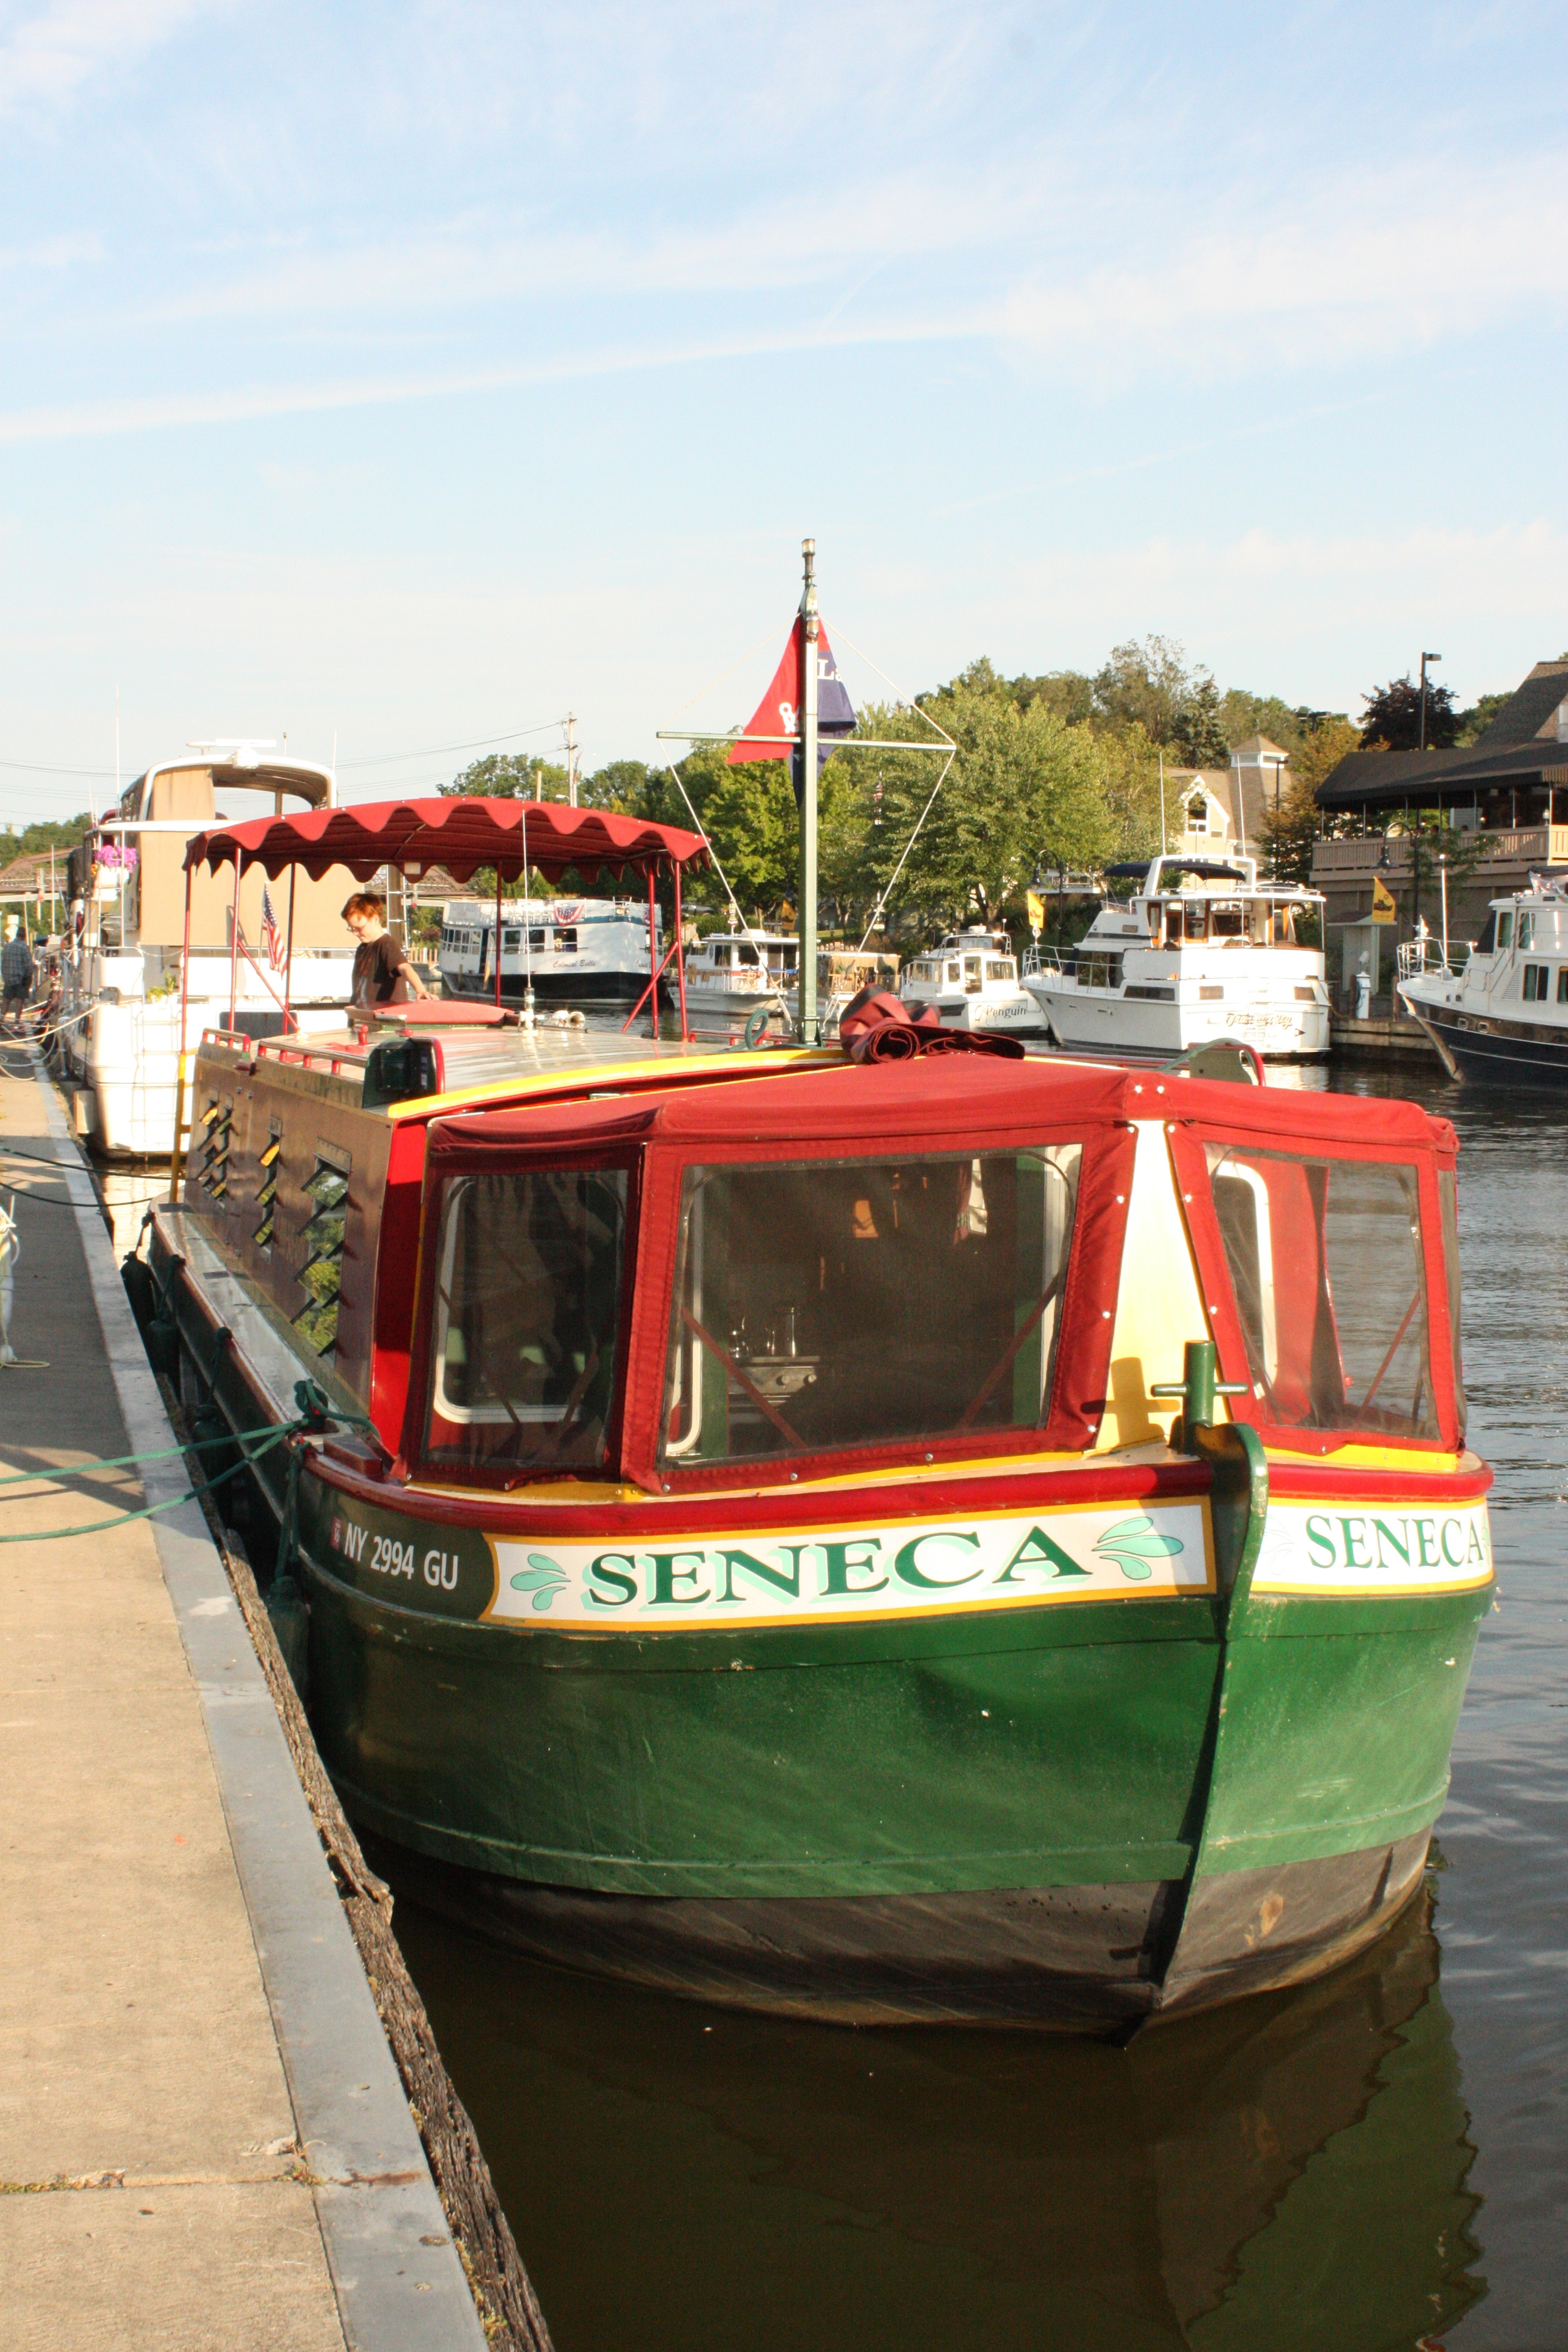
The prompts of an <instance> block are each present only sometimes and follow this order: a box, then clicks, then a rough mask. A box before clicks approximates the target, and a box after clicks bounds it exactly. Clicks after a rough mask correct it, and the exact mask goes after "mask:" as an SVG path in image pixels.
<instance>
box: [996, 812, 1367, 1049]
mask: <svg viewBox="0 0 1568 2352" xmlns="http://www.w3.org/2000/svg"><path fill="white" fill-rule="evenodd" d="M1106 880H1107V882H1108V883H1110V884H1114V883H1118V882H1120V883H1121V884H1123V885H1124V886H1126V887H1127V896H1126V898H1114V897H1113V898H1108V899H1107V901H1106V903H1105V905H1104V906H1103V907H1101V908H1100V912H1099V913H1098V914H1097V915H1096V916H1095V919H1094V920H1093V922H1092V923H1091V924H1090V925H1089V929H1088V931H1087V932H1086V933H1085V935H1084V937H1083V939H1082V940H1079V945H1078V948H1077V950H1075V951H1074V952H1072V953H1069V954H1068V955H1062V956H1058V954H1057V953H1056V952H1055V951H1054V950H1031V952H1030V954H1029V955H1028V956H1026V959H1025V963H1024V985H1025V987H1026V989H1027V990H1028V992H1029V994H1030V996H1031V997H1032V998H1033V1000H1034V1002H1035V1003H1037V1005H1038V1006H1039V1008H1040V1011H1041V1013H1043V1014H1044V1016H1045V1019H1046V1022H1047V1024H1048V1026H1049V1029H1050V1034H1051V1037H1052V1040H1053V1042H1054V1043H1055V1044H1056V1045H1059V1046H1062V1047H1064V1048H1065V1049H1067V1050H1068V1052H1073V1053H1081V1052H1085V1051H1087V1052H1090V1053H1100V1054H1110V1055H1115V1056H1116V1057H1117V1058H1118V1059H1119V1060H1120V1059H1126V1060H1134V1061H1136V1060H1143V1059H1148V1060H1165V1059H1167V1058H1169V1056H1171V1055H1174V1054H1180V1053H1184V1052H1185V1051H1186V1049H1187V1047H1188V1046H1190V1045H1202V1044H1204V1043H1205V1041H1207V1040H1208V1039H1210V1038H1214V1037H1227V1038H1231V1039H1233V1040H1235V1041H1236V1042H1237V1044H1240V1045H1251V1046H1252V1047H1254V1048H1255V1050H1256V1051H1257V1052H1258V1053H1259V1054H1260V1055H1262V1056H1263V1058H1264V1059H1265V1060H1266V1061H1317V1060H1320V1059H1321V1058H1322V1057H1323V1056H1324V1055H1327V1053H1328V1050H1329V992H1328V986H1327V982H1326V981H1325V979H1324V966H1323V952H1322V949H1321V947H1314V946H1310V945H1309V944H1308V942H1307V940H1305V939H1303V938H1302V936H1301V932H1302V929H1303V927H1304V925H1305V924H1306V922H1308V921H1309V920H1310V919H1316V920H1317V922H1318V924H1319V927H1320V936H1321V921H1322V911H1323V901H1322V898H1321V896H1320V894H1319V893H1318V892H1317V891H1315V890H1303V889H1300V888H1298V887H1295V886H1294V885H1291V884H1289V883H1284V882H1261V883H1260V882H1259V881H1258V861H1257V859H1256V858H1253V857H1245V856H1237V857H1226V859H1224V860H1223V861H1222V860H1218V859H1212V858H1194V857H1190V856H1159V857H1155V858H1152V859H1149V860H1148V861H1147V862H1143V861H1140V862H1139V863H1138V864H1136V865H1127V866H1110V867H1109V868H1108V869H1107V873H1106Z"/></svg>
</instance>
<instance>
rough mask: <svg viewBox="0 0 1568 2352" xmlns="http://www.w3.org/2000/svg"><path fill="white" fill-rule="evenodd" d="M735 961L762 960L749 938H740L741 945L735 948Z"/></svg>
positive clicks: (754, 961) (751, 961)
mask: <svg viewBox="0 0 1568 2352" xmlns="http://www.w3.org/2000/svg"><path fill="white" fill-rule="evenodd" d="M735 961H736V962H737V963H760V962H761V961H762V958H761V957H760V956H759V955H758V953H757V950H756V949H755V948H754V947H753V946H752V942H751V940H742V942H741V945H740V946H739V947H738V948H737V949H736V950H735Z"/></svg>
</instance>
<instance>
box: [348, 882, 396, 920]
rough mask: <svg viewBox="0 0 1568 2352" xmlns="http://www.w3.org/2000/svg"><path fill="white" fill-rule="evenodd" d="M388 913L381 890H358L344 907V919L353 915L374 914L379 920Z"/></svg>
mask: <svg viewBox="0 0 1568 2352" xmlns="http://www.w3.org/2000/svg"><path fill="white" fill-rule="evenodd" d="M385 913H386V900H385V899H384V898H383V897H382V895H381V893H380V891H379V890H356V891H355V892H354V894H353V898H350V899H348V900H347V901H346V902H345V904H344V907H343V917H342V919H343V920H344V922H345V923H346V922H347V921H348V919H349V917H350V916H351V915H374V916H375V917H376V918H377V919H378V920H379V919H381V918H383V917H384V915H385Z"/></svg>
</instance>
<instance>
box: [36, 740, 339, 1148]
mask: <svg viewBox="0 0 1568 2352" xmlns="http://www.w3.org/2000/svg"><path fill="white" fill-rule="evenodd" d="M215 782H216V786H217V787H218V788H221V790H222V792H223V795H224V800H225V803H226V804H227V803H229V802H230V801H231V799H232V800H233V802H234V803H235V813H236V814H238V815H239V816H242V817H243V816H248V815H252V814H266V813H267V812H268V809H270V810H274V811H276V812H277V813H279V814H281V813H282V811H283V805H284V803H285V802H287V801H295V802H303V803H304V804H305V805H306V806H307V807H309V808H325V807H330V806H331V801H332V774H331V770H330V769H328V768H321V767H316V766H314V765H311V764H310V763H308V762H305V761H297V760H289V761H282V760H275V759H273V758H272V757H271V756H270V746H267V745H259V744H255V743H241V742H234V743H224V744H203V745H195V746H192V747H191V748H190V750H189V751H187V753H186V756H185V757H184V759H180V760H174V761H167V762H165V763H164V764H163V765H162V766H159V767H155V768H149V769H148V770H147V772H146V773H145V774H144V775H141V776H138V777H137V779H136V781H135V782H134V783H132V785H131V786H130V788H129V789H128V790H127V791H126V792H125V793H123V794H122V795H121V800H120V803H119V806H118V809H117V811H116V813H115V814H114V815H113V816H111V817H106V818H104V819H103V820H102V822H101V824H99V825H96V826H94V827H93V828H92V829H91V830H90V831H89V834H88V835H87V837H86V839H85V840H84V841H83V843H82V844H81V845H80V846H79V848H77V849H74V850H73V851H72V852H71V853H70V869H71V879H70V883H69V885H68V887H69V890H70V893H71V900H72V909H73V917H72V928H71V929H70V930H68V934H67V939H66V943H65V948H64V950H63V951H62V956H61V966H62V971H61V982H62V987H61V1001H60V1004H59V1007H58V1012H57V1013H56V1014H55V1016H54V1018H55V1020H56V1021H57V1022H58V1024H61V1025H60V1030H59V1060H60V1064H61V1066H62V1068H63V1069H64V1071H65V1074H66V1076H68V1077H69V1078H73V1079H75V1080H76V1081H77V1083H78V1084H79V1086H80V1087H81V1088H82V1089H83V1091H82V1093H81V1094H79V1096H78V1097H76V1098H75V1102H76V1108H75V1118H76V1122H77V1127H78V1131H79V1133H80V1134H81V1135H82V1137H83V1139H90V1140H91V1141H92V1142H93V1143H94V1144H95V1145H97V1147H98V1148H99V1149H100V1150H103V1151H106V1152H111V1153H130V1154H132V1155H134V1156H136V1157H138V1158H140V1157H149V1158H153V1159H165V1158H167V1157H168V1155H169V1154H170V1152H171V1151H172V1150H174V1090H175V1078H176V1072H177V1069H178V1065H179V1057H180V1054H181V1052H182V1050H185V1051H189V1052H191V1053H192V1054H193V1055H194V1052H195V1047H196V1046H197V1045H199V1044H200V1042H201V1038H202V1034H203V1032H204V1030H207V1029H214V1028H226V1027H227V1026H228V1025H229V1015H230V1007H231V1001H232V1007H233V1015H234V1018H233V1025H234V1027H235V1029H236V1030H237V1031H240V1032H242V1033H243V1034H245V1035H247V1036H249V1037H272V1036H277V1035H279V1034H280V1033H281V1032H282V1030H283V1027H284V1003H285V998H286V997H287V999H288V1002H289V1015H290V1020H291V1024H292V1025H293V1026H294V1027H297V1028H299V1029H300V1030H310V1029H333V1028H341V1027H342V1021H343V1008H344V1007H345V1006H346V1005H347V1003H348V1002H349V998H350V993H351V990H352V984H353V959H354V942H353V940H352V939H351V938H350V937H349V936H348V934H347V933H346V931H345V930H344V928H343V922H342V906H343V902H344V900H345V899H346V898H348V897H349V895H350V893H351V892H353V891H354V890H358V889H361V888H363V884H361V883H359V882H357V881H356V880H355V878H354V877H353V874H352V873H351V872H350V870H349V868H348V867H347V866H333V867H331V868H330V869H329V870H328V872H327V873H326V874H324V875H322V876H321V877H320V879H317V880H313V879H311V878H310V877H309V876H308V875H306V874H305V873H303V872H299V873H296V874H295V875H294V876H293V877H292V878H291V880H289V881H287V882H282V883H275V884H270V885H269V884H268V883H267V881H266V878H265V877H264V876H263V874H262V872H261V870H260V868H259V866H254V867H247V870H246V873H245V875H244V877H243V880H242V883H241V887H240V892H239V900H238V916H239V921H238V940H237V943H236V941H235V937H234V932H235V901H234V889H233V876H232V873H231V872H226V873H224V874H220V875H216V876H214V875H209V874H206V873H205V872H202V873H199V874H197V875H196V876H195V877H194V878H193V883H192V890H191V952H190V968H189V975H188V980H187V984H186V992H185V1021H184V1035H183V1036H182V1034H181V1028H180V961H181V950H182V945H183V942H184V912H185V876H184V856H185V844H186V842H187V841H188V840H189V839H190V837H191V835H193V834H197V833H201V832H203V831H204V830H205V829H206V828H208V827H210V826H211V825H212V824H213V823H214V821H215V818H216V815H217V811H216V791H215ZM251 794H258V795H264V796H265V797H264V798H263V799H262V800H261V802H260V805H259V807H258V808H255V809H252V808H248V807H247V806H246V805H245V802H246V799H247V796H248V795H251ZM226 813H227V811H226ZM268 916H270V918H271V920H270V922H268ZM290 940H291V942H292V956H291V959H289V957H288V949H289V942H290ZM285 961H287V962H288V977H287V979H286V978H285V971H284V969H283V965H284V963H285ZM231 992H232V997H231ZM188 1108H189V1106H188V1104H187V1111H188Z"/></svg>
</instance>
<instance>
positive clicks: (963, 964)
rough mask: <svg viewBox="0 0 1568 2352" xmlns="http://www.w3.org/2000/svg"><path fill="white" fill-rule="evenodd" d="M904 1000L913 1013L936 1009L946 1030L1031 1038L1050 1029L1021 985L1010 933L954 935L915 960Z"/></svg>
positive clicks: (905, 979) (903, 984)
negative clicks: (998, 1032) (1000, 1031)
mask: <svg viewBox="0 0 1568 2352" xmlns="http://www.w3.org/2000/svg"><path fill="white" fill-rule="evenodd" d="M899 994H900V997H901V998H902V999H903V1001H904V1003H906V1004H907V1005H908V1006H909V1008H910V1012H911V1013H921V1012H923V1011H924V1009H925V1008H926V1007H927V1006H928V1005H935V1007H936V1010H937V1013H938V1014H939V1015H940V1017H941V1021H942V1027H943V1028H944V1029H1003V1030H1007V1031H1009V1032H1011V1033H1012V1034H1014V1035H1016V1036H1019V1037H1028V1036H1037V1035H1039V1034H1041V1033H1042V1032H1043V1031H1044V1029H1045V1026H1046V1023H1045V1018H1044V1015H1043V1014H1042V1013H1041V1011H1040V1007H1039V1006H1038V1004H1037V1003H1036V1002H1035V999H1034V998H1033V996H1031V995H1030V993H1029V992H1028V990H1027V989H1026V988H1025V987H1023V986H1021V985H1020V982H1019V979H1018V959H1017V957H1016V955H1015V954H1014V952H1013V942H1012V940H1010V939H1009V938H1008V937H1007V934H1006V932H1005V931H982V930H967V931H950V932H949V933H948V935H947V937H946V938H945V939H944V940H942V943H941V945H940V946H938V947H934V948H929V949H928V950H926V952H925V953H924V954H923V955H918V956H914V957H911V959H910V961H909V962H908V963H907V964H906V965H905V966H904V969H903V972H902V975H901V977H900V982H899Z"/></svg>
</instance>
